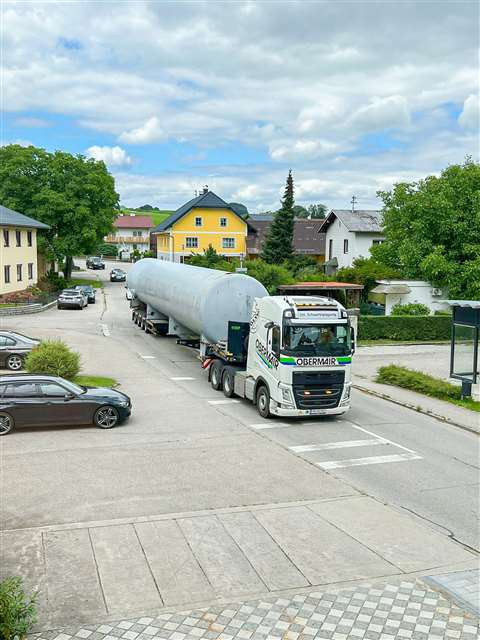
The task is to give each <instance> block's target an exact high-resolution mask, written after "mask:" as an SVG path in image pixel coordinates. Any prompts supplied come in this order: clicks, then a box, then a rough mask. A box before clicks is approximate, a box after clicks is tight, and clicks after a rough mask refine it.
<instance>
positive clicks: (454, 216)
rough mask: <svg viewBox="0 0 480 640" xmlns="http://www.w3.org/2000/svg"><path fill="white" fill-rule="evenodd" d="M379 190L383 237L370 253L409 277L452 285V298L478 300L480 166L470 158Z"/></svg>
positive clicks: (450, 288)
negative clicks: (434, 172) (432, 173)
mask: <svg viewBox="0 0 480 640" xmlns="http://www.w3.org/2000/svg"><path fill="white" fill-rule="evenodd" d="M378 195H379V196H380V197H381V198H382V200H383V204H384V209H383V212H384V230H385V242H383V243H382V244H381V245H377V246H375V247H373V248H372V255H373V256H374V257H375V258H376V259H377V260H378V261H379V262H382V263H384V264H386V265H388V266H390V267H392V268H395V269H399V270H400V271H401V273H402V275H403V277H405V278H414V279H421V280H428V281H429V282H431V283H432V284H435V285H437V286H446V287H448V290H449V296H450V297H454V298H457V297H458V298H472V299H480V165H479V164H478V163H475V162H473V161H472V160H471V158H466V160H465V162H464V163H463V164H461V165H459V164H456V165H451V166H449V167H447V168H446V169H444V170H443V171H442V172H441V174H440V176H438V177H437V176H428V177H427V178H425V179H424V180H420V181H419V182H412V183H399V184H396V185H395V186H394V188H393V190H392V191H381V192H379V194H378Z"/></svg>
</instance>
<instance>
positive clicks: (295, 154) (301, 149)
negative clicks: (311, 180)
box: [270, 140, 338, 162]
mask: <svg viewBox="0 0 480 640" xmlns="http://www.w3.org/2000/svg"><path fill="white" fill-rule="evenodd" d="M337 150H338V147H337V145H336V144H334V143H333V142H328V141H327V140H296V141H294V142H287V143H285V144H279V145H277V144H272V145H271V148H270V156H271V158H272V159H273V160H282V161H283V160H285V161H287V162H288V161H290V160H304V159H314V158H319V157H320V156H326V155H331V154H333V153H336V151H337Z"/></svg>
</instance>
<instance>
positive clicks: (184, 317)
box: [127, 258, 268, 342]
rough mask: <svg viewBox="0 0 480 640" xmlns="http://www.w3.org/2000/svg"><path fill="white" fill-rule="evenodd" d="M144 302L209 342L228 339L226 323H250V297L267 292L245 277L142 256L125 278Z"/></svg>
mask: <svg viewBox="0 0 480 640" xmlns="http://www.w3.org/2000/svg"><path fill="white" fill-rule="evenodd" d="M127 284H128V288H129V289H130V290H131V291H132V293H133V294H134V295H135V296H136V297H137V298H139V300H141V301H142V302H144V303H145V304H148V305H150V306H151V307H152V308H153V309H155V310H156V311H158V312H160V313H162V314H164V315H166V316H168V317H170V318H172V319H174V320H176V321H177V322H178V323H180V324H182V325H183V326H185V327H186V328H187V329H189V330H190V331H191V332H192V334H194V335H197V336H204V337H205V338H206V339H207V340H208V341H209V342H217V341H218V340H224V339H226V338H227V333H228V321H229V320H234V321H237V322H249V321H250V312H251V310H252V305H253V301H254V298H263V297H264V296H268V292H267V290H266V289H265V287H264V286H263V285H262V284H260V282H258V280H255V279H254V278H251V277H250V276H246V275H243V274H240V273H228V272H226V271H217V270H216V269H204V268H203V267H192V266H189V265H185V264H179V263H175V262H167V261H163V260H157V259H155V258H144V259H143V260H139V261H138V262H136V263H135V264H134V265H133V267H132V268H131V269H130V271H129V273H128V277H127Z"/></svg>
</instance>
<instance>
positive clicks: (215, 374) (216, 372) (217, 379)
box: [210, 360, 222, 391]
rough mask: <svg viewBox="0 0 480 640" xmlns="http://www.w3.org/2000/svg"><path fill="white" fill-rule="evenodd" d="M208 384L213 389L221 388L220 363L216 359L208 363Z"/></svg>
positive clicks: (218, 389) (219, 389)
mask: <svg viewBox="0 0 480 640" xmlns="http://www.w3.org/2000/svg"><path fill="white" fill-rule="evenodd" d="M210 384H211V385H212V388H213V389H215V391H221V390H222V364H221V362H219V361H218V360H214V361H213V362H212V364H211V365H210Z"/></svg>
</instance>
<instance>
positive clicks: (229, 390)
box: [222, 367, 235, 398]
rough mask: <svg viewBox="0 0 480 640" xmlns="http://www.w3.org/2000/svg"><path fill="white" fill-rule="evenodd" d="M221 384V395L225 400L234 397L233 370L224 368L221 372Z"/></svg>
mask: <svg viewBox="0 0 480 640" xmlns="http://www.w3.org/2000/svg"><path fill="white" fill-rule="evenodd" d="M222 382H223V394H224V395H225V396H226V397H227V398H231V397H232V396H234V395H235V393H234V389H235V369H232V367H225V369H224V370H223V376H222Z"/></svg>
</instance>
